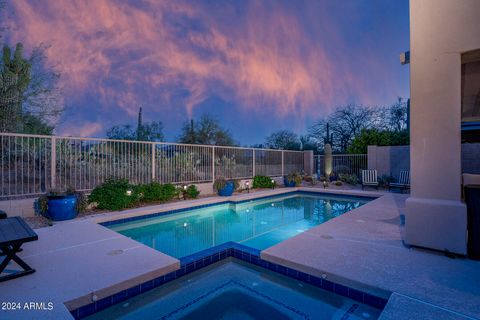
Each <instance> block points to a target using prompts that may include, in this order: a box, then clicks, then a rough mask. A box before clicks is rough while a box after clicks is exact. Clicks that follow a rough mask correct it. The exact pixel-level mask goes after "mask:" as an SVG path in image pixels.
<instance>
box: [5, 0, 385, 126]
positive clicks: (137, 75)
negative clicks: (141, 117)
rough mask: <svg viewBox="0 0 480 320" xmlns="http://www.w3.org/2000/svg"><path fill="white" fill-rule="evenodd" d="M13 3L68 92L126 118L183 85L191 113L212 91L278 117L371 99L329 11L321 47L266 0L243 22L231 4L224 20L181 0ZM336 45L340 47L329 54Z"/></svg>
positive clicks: (23, 35) (18, 34)
mask: <svg viewBox="0 0 480 320" xmlns="http://www.w3.org/2000/svg"><path fill="white" fill-rule="evenodd" d="M12 5H13V7H14V11H15V15H16V17H17V19H15V22H16V23H17V25H16V26H14V28H12V30H13V38H14V39H16V40H18V41H20V40H22V41H24V42H26V43H27V44H28V45H30V46H34V45H36V44H38V43H41V42H44V43H48V44H51V48H50V49H49V52H48V58H49V59H50V61H51V62H52V63H54V64H56V65H58V68H59V69H60V71H61V73H62V75H63V76H62V82H63V83H62V84H63V87H64V88H65V94H66V95H68V96H69V97H71V98H72V99H80V100H81V99H82V97H83V96H84V95H85V94H86V93H88V94H89V95H90V96H92V97H96V99H98V101H100V102H101V103H102V105H103V106H106V107H111V106H114V107H118V108H120V110H122V111H124V112H126V113H127V114H129V115H134V114H135V112H136V111H137V109H138V106H139V105H141V104H144V103H146V102H149V103H151V104H153V105H159V104H160V103H159V101H161V102H163V103H169V102H170V101H172V100H173V99H174V98H175V97H177V96H176V95H177V94H178V92H177V91H176V90H174V89H176V88H181V89H183V90H184V91H185V92H186V94H183V95H181V97H180V99H181V100H182V104H183V106H184V108H185V110H186V112H187V114H189V115H191V114H192V112H193V110H194V109H195V107H197V106H198V105H199V104H200V103H202V102H203V101H204V100H205V99H207V98H208V97H209V96H210V95H212V94H215V95H218V96H220V97H222V98H223V99H224V100H226V101H232V102H235V103H236V104H237V105H239V106H241V107H242V108H244V109H246V110H253V111H255V110H259V109H262V110H263V111H265V110H264V109H266V110H270V111H273V113H272V114H273V115H276V116H286V115H289V114H296V115H299V116H306V115H308V114H309V113H311V112H312V111H314V112H316V113H317V114H318V110H319V108H320V109H322V110H324V111H329V109H330V108H331V107H333V106H334V105H337V104H338V103H342V102H348V101H346V100H347V97H349V96H352V95H355V96H358V97H361V99H365V100H368V99H369V98H371V97H367V96H366V93H365V92H367V90H366V89H369V90H371V89H372V83H371V82H369V81H368V79H367V75H365V79H366V80H365V81H359V76H358V73H356V70H355V68H356V67H355V65H354V64H353V63H352V62H351V61H348V59H350V56H349V55H347V54H345V53H344V52H342V49H344V48H345V44H344V42H343V40H342V39H341V35H340V34H338V33H337V31H336V30H335V29H332V28H331V27H328V26H329V23H328V21H329V18H328V16H329V15H328V13H327V12H321V11H319V12H316V13H317V14H318V15H319V16H318V20H319V22H318V23H317V24H316V27H317V28H318V30H319V32H318V35H316V37H317V39H316V40H318V41H312V36H311V35H310V36H309V35H307V34H306V32H305V27H304V26H303V25H302V21H301V19H300V18H299V17H298V16H296V15H294V14H292V13H291V12H290V11H289V10H288V8H283V7H281V6H275V10H272V4H271V3H268V2H267V3H266V4H265V5H263V4H262V3H259V2H254V3H253V4H250V3H248V4H247V5H246V6H247V13H245V14H244V15H243V16H242V18H241V19H240V18H238V15H237V13H236V12H235V10H234V9H232V8H226V7H225V8H224V7H223V6H222V8H221V9H222V10H224V12H222V15H220V16H219V15H216V14H214V13H212V11H211V10H210V8H208V7H202V6H201V5H198V3H195V2H192V3H188V2H183V1H154V0H149V1H130V2H127V1H117V0H96V1H72V0H64V1H56V0H50V1H48V0H45V1H42V2H41V3H40V2H37V1H33V0H32V1H29V0H16V1H14V2H12ZM219 10H220V9H219ZM223 15H224V16H225V17H232V19H234V21H232V22H231V23H228V19H227V18H225V17H223ZM219 17H222V18H223V19H219ZM237 18H238V19H237ZM316 18H317V17H316ZM197 24H200V27H198V26H197ZM192 26H195V27H192ZM197 29H198V30H197ZM322 31H323V32H322ZM329 46H336V47H337V48H339V49H340V50H339V51H338V52H335V54H332V52H331V51H328V50H327V48H328V47H329ZM369 65H370V62H369ZM352 66H353V71H352ZM366 68H368V67H366ZM379 68H380V67H376V68H374V67H373V66H372V69H370V70H374V71H375V72H377V71H379ZM360 80H362V79H360ZM369 92H370V91H369ZM177 98H178V97H177ZM342 100H343V101H342ZM91 125H92V124H88V126H90V127H89V128H90V129H89V130H93V129H94V128H97V127H94V126H91Z"/></svg>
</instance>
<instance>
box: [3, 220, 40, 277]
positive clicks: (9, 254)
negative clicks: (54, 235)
mask: <svg viewBox="0 0 480 320" xmlns="http://www.w3.org/2000/svg"><path fill="white" fill-rule="evenodd" d="M36 240H38V235H37V234H36V233H35V232H34V231H33V230H32V229H31V228H30V227H29V226H28V225H27V223H26V222H25V221H24V220H23V219H22V218H21V217H12V218H6V219H0V257H4V259H3V261H2V262H1V263H0V274H2V272H3V271H4V270H5V268H6V267H7V265H8V263H9V262H10V261H12V260H13V261H15V262H16V263H17V264H18V265H19V266H20V267H21V268H22V269H23V271H18V272H15V273H12V274H8V275H5V276H0V282H2V281H7V280H11V279H15V278H18V277H21V276H25V275H27V274H30V273H34V272H35V269H33V268H31V267H30V266H29V265H28V264H27V263H26V262H25V261H23V260H22V259H20V257H19V256H17V253H18V252H19V251H21V249H20V247H21V246H22V245H23V244H24V243H25V242H30V241H36Z"/></svg>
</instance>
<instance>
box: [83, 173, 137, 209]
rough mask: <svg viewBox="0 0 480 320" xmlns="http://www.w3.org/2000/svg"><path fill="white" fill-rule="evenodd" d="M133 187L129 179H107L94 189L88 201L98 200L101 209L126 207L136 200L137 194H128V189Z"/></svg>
mask: <svg viewBox="0 0 480 320" xmlns="http://www.w3.org/2000/svg"><path fill="white" fill-rule="evenodd" d="M132 189H133V186H132V185H131V184H130V183H129V182H128V180H127V179H120V180H107V181H105V182H104V183H102V184H101V185H99V186H97V187H95V189H93V191H92V193H91V194H90V196H89V197H88V202H90V203H92V202H96V203H97V208H99V209H107V210H121V209H125V208H128V207H130V206H131V205H133V203H135V202H136V199H137V197H136V196H134V195H130V196H129V195H128V194H127V190H132Z"/></svg>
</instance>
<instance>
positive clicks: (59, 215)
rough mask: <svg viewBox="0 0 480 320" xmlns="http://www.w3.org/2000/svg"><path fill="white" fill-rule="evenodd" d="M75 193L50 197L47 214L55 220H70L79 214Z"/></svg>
mask: <svg viewBox="0 0 480 320" xmlns="http://www.w3.org/2000/svg"><path fill="white" fill-rule="evenodd" d="M76 206H77V197H76V196H75V195H67V196H51V197H48V210H47V216H48V217H49V218H50V219H52V220H53V221H62V220H70V219H73V218H75V217H76V216H77V214H78V212H77V209H76Z"/></svg>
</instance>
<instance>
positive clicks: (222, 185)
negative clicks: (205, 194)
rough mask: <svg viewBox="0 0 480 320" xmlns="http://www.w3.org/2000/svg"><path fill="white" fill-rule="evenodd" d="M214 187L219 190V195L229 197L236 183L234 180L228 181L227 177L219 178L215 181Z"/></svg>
mask: <svg viewBox="0 0 480 320" xmlns="http://www.w3.org/2000/svg"><path fill="white" fill-rule="evenodd" d="M213 189H214V190H215V191H217V194H218V195H219V196H222V197H229V196H231V195H232V194H233V191H234V190H235V183H234V182H233V181H227V180H225V178H217V179H215V182H214V183H213Z"/></svg>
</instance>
